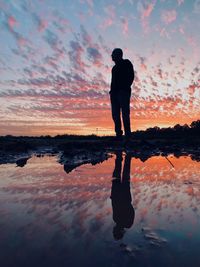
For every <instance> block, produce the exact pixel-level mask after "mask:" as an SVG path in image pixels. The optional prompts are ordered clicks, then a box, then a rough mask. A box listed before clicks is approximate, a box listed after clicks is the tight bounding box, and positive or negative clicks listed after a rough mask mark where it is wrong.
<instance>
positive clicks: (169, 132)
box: [133, 120, 200, 139]
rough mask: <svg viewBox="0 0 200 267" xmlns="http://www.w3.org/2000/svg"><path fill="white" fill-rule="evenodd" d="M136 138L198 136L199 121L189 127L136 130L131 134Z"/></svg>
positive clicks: (178, 125)
mask: <svg viewBox="0 0 200 267" xmlns="http://www.w3.org/2000/svg"><path fill="white" fill-rule="evenodd" d="M133 136H134V137H136V138H140V137H142V138H166V139H167V138H186V137H199V136H200V120H197V121H193V122H192V123H191V124H190V125H188V124H184V125H180V124H176V125H175V126H174V127H167V128H160V127H158V126H155V127H152V128H148V129H146V130H144V131H142V130H137V131H136V132H134V133H133Z"/></svg>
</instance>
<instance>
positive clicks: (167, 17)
mask: <svg viewBox="0 0 200 267" xmlns="http://www.w3.org/2000/svg"><path fill="white" fill-rule="evenodd" d="M176 17H177V13H176V10H163V11H162V14H161V20H162V21H163V22H164V23H165V24H166V25H168V24H170V23H172V22H173V21H175V20H176Z"/></svg>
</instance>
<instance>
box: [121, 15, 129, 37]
mask: <svg viewBox="0 0 200 267" xmlns="http://www.w3.org/2000/svg"><path fill="white" fill-rule="evenodd" d="M121 22H122V32H123V34H124V35H128V20H127V19H126V18H122V19H121Z"/></svg>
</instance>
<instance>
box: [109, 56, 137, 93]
mask: <svg viewBox="0 0 200 267" xmlns="http://www.w3.org/2000/svg"><path fill="white" fill-rule="evenodd" d="M133 80H134V69H133V65H132V63H131V62H130V61H129V60H128V59H122V60H121V61H120V62H118V63H117V64H116V65H115V66H114V67H113V68H112V80H111V90H110V92H111V93H115V92H118V91H128V92H130V91H131V85H132V83H133Z"/></svg>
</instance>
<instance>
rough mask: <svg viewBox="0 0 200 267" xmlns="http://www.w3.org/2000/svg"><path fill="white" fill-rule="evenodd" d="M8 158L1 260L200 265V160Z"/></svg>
mask: <svg viewBox="0 0 200 267" xmlns="http://www.w3.org/2000/svg"><path fill="white" fill-rule="evenodd" d="M57 161H58V158H57V157H56V156H44V157H36V156H33V157H32V158H30V159H29V160H28V161H27V164H26V165H25V166H24V167H23V168H21V167H16V165H15V164H5V165H0V203H1V204H0V266H2V267H7V266H13V267H16V266H17V267H18V266H20V267H21V266H22V267H23V266H48V267H49V266H72V267H76V266H109V267H110V266H122V267H123V266H144V267H150V266H152V267H157V266H159V267H160V266H161V267H164V266H170V267H171V266H181V267H183V266H188V267H189V266H192V267H193V266H194V267H195V266H200V162H197V161H193V160H192V159H191V158H190V157H189V156H184V157H183V156H182V157H179V158H176V157H174V156H168V158H165V157H161V156H154V157H151V158H149V159H148V160H146V161H145V162H142V161H140V160H139V159H136V158H133V157H131V156H130V155H129V154H127V155H126V154H122V153H120V152H118V153H116V154H113V155H112V157H111V158H109V159H108V160H106V161H104V162H103V163H101V164H98V165H95V166H92V165H90V164H87V165H82V166H80V167H78V168H76V169H75V170H73V171H72V172H70V173H68V174H67V173H65V171H64V168H63V166H62V165H60V164H59V163H58V162H57Z"/></svg>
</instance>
